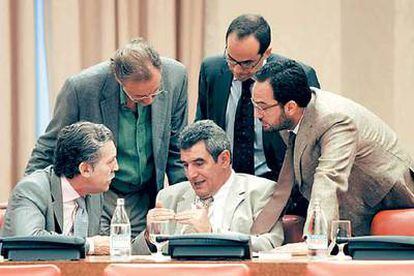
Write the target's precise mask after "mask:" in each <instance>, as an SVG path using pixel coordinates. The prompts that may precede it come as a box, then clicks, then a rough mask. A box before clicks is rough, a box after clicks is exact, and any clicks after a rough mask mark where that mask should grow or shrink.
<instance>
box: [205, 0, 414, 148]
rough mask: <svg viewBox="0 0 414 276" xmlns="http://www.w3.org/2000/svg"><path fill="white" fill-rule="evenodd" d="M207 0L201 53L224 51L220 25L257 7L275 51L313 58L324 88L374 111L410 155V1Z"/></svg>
mask: <svg viewBox="0 0 414 276" xmlns="http://www.w3.org/2000/svg"><path fill="white" fill-rule="evenodd" d="M236 4H237V5H236ZM206 5H207V13H206V18H205V24H206V26H205V28H206V33H205V51H204V54H205V56H207V55H211V54H217V53H222V52H223V49H224V35H225V31H226V29H227V26H228V25H229V23H230V21H231V20H232V19H234V18H235V17H236V16H238V15H240V14H242V13H259V14H262V15H263V16H264V17H265V18H266V19H267V20H268V22H269V24H270V25H271V27H272V36H273V39H272V47H273V51H274V52H275V53H279V54H282V55H285V56H288V57H291V58H294V59H297V60H300V61H303V62H305V63H307V64H309V65H311V66H312V67H314V68H315V70H316V71H317V74H318V78H319V80H320V83H321V86H322V88H323V89H326V90H330V91H333V92H336V93H338V94H342V95H344V96H346V97H349V98H352V99H354V100H356V101H358V102H360V103H361V104H363V105H365V106H366V107H368V108H369V109H371V110H372V111H374V112H375V113H376V114H378V115H379V116H380V117H381V118H383V119H384V120H385V121H386V122H387V123H388V124H389V125H390V126H391V127H392V128H393V129H394V130H395V131H396V132H397V134H398V135H399V137H400V138H401V140H402V142H403V144H405V146H406V148H407V149H408V151H409V152H410V154H411V156H414V142H413V139H412V137H413V134H412V133H414V131H412V130H411V128H412V127H411V125H412V123H411V120H412V118H414V108H412V104H413V103H414V93H413V92H412V91H413V87H414V17H413V16H412V12H413V11H414V1H411V0H343V1H341V0H313V1H307V0H293V1H282V0H258V1H254V2H253V1H249V0H239V1H220V0H209V1H207V3H206ZM410 123H411V124H410Z"/></svg>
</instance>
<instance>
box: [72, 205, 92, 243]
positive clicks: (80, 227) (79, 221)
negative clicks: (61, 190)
mask: <svg viewBox="0 0 414 276" xmlns="http://www.w3.org/2000/svg"><path fill="white" fill-rule="evenodd" d="M75 201H76V203H77V205H78V209H77V211H76V215H75V221H74V223H73V235H74V236H77V237H81V238H86V237H87V236H88V224H89V223H88V211H87V210H86V202H85V198H84V197H79V198H77V199H75Z"/></svg>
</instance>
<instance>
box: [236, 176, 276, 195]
mask: <svg viewBox="0 0 414 276" xmlns="http://www.w3.org/2000/svg"><path fill="white" fill-rule="evenodd" d="M236 182H240V183H245V187H246V189H247V192H248V193H255V194H263V195H268V194H271V193H273V190H274V189H275V187H276V182H274V181H271V180H269V179H266V178H263V177H258V176H254V175H250V174H244V173H236Z"/></svg>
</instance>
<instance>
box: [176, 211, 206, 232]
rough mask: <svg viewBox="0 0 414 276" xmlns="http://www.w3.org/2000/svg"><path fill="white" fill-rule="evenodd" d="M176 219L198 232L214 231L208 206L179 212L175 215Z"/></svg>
mask: <svg viewBox="0 0 414 276" xmlns="http://www.w3.org/2000/svg"><path fill="white" fill-rule="evenodd" d="M175 220H176V221H177V222H179V223H181V224H184V225H188V226H189V227H191V228H193V229H194V231H195V232H197V233H209V232H212V228H211V224H210V220H209V219H208V209H207V208H200V209H195V210H188V211H184V212H181V213H177V214H176V215H175Z"/></svg>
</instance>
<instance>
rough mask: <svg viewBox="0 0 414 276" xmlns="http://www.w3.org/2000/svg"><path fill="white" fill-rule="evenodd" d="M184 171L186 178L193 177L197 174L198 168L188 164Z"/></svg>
mask: <svg viewBox="0 0 414 276" xmlns="http://www.w3.org/2000/svg"><path fill="white" fill-rule="evenodd" d="M186 173H187V178H188V180H191V179H195V178H196V177H197V176H198V170H197V169H196V168H195V167H193V166H191V165H188V167H187V170H186Z"/></svg>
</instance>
